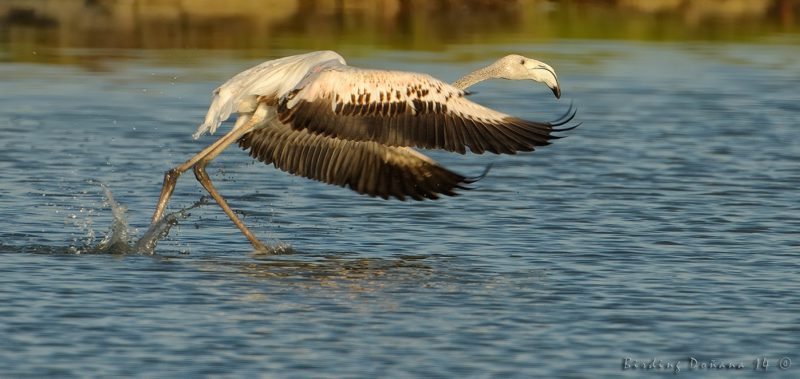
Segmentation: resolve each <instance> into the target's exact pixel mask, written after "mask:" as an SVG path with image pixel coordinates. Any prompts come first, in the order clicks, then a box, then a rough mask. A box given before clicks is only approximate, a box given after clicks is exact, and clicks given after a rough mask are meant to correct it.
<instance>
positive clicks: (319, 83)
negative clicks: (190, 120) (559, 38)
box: [152, 51, 578, 251]
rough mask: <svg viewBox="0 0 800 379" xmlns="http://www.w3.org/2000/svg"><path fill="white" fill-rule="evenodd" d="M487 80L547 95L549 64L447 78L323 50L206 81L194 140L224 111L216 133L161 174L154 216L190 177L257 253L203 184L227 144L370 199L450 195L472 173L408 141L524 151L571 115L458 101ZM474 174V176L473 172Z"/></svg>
mask: <svg viewBox="0 0 800 379" xmlns="http://www.w3.org/2000/svg"><path fill="white" fill-rule="evenodd" d="M490 78H502V79H510V80H533V81H537V82H541V83H544V84H545V85H546V86H547V87H549V88H550V89H551V90H552V92H553V94H554V95H555V97H556V98H560V97H561V89H560V87H559V84H558V77H557V76H556V73H555V70H553V68H552V67H550V66H549V65H547V64H545V63H543V62H540V61H537V60H535V59H531V58H526V57H523V56H520V55H508V56H505V57H503V58H500V59H499V60H497V61H496V62H494V63H492V64H491V65H489V66H486V67H484V68H481V69H478V70H476V71H474V72H472V73H469V74H467V75H465V76H464V77H462V78H461V79H459V80H457V81H456V82H454V83H453V84H452V85H451V84H447V83H444V82H442V81H440V80H438V79H436V78H434V77H432V76H430V75H426V74H420V73H414V72H402V71H387V70H374V69H363V68H357V67H352V66H348V65H347V64H346V63H345V60H344V58H342V56H341V55H339V54H337V53H336V52H333V51H316V52H311V53H307V54H300V55H294V56H289V57H285V58H280V59H275V60H270V61H267V62H264V63H261V64H259V65H257V66H255V67H252V68H250V69H248V70H245V71H243V72H241V73H239V74H237V75H236V76H234V77H233V78H231V79H230V80H228V81H227V82H225V83H224V84H223V85H222V86H220V87H219V88H217V89H216V90H214V92H213V94H214V95H213V99H212V101H211V105H210V107H209V109H208V113H207V114H206V117H205V121H204V122H203V123H202V124H201V125H200V126H199V127H198V129H197V132H196V133H194V135H193V137H194V139H197V138H199V137H200V136H202V135H204V134H206V133H211V134H213V133H214V132H215V131H216V129H217V128H218V127H219V126H220V124H222V122H224V121H225V120H227V119H228V118H229V117H230V115H231V114H232V113H233V112H236V113H237V114H238V118H237V120H236V122H235V124H234V126H233V128H232V130H231V131H229V132H228V133H227V134H225V135H224V136H222V137H221V138H219V139H218V140H216V141H215V142H214V143H212V144H211V145H209V146H208V147H206V148H205V149H203V150H202V151H200V152H199V153H197V154H195V155H194V156H192V157H191V158H189V159H188V160H187V161H186V162H184V163H182V164H180V165H178V166H175V167H174V168H172V169H171V170H168V171H167V172H166V173H165V174H164V182H163V185H162V188H161V195H160V197H159V200H158V203H157V205H156V209H155V212H154V213H153V218H152V222H153V224H155V223H157V222H158V221H159V220H160V219H161V218H162V217H163V215H164V211H165V209H166V206H167V203H168V201H169V198H170V197H171V196H172V193H173V191H174V189H175V184H176V182H177V180H178V177H179V176H180V175H181V174H182V173H184V172H186V171H187V170H189V169H190V168H191V169H193V170H194V174H195V177H196V178H197V180H198V181H199V182H200V184H201V185H202V186H203V187H204V188H205V189H206V191H208V193H209V194H210V195H211V197H212V198H213V199H214V200H215V201H216V202H217V203H218V204H219V206H220V207H221V208H222V210H223V211H224V212H225V213H226V214H227V215H228V217H230V219H231V221H233V223H234V224H235V225H236V226H237V227H238V228H239V229H240V230H241V231H242V233H243V234H244V235H245V237H247V239H248V240H249V241H250V243H251V244H252V245H253V247H254V248H255V249H257V250H262V251H264V250H268V247H267V245H266V244H264V243H262V242H261V241H259V240H258V238H256V237H255V235H254V234H253V233H252V232H251V231H250V230H249V229H248V228H247V227H246V226H245V225H244V223H243V222H242V221H241V220H240V219H239V217H238V216H236V214H235V213H234V212H233V210H232V209H231V207H230V206H229V205H228V203H227V202H226V201H225V199H224V198H223V197H222V195H220V193H219V192H218V191H217V190H216V188H215V187H214V185H213V184H212V182H211V179H210V178H209V176H208V174H207V172H206V166H207V165H208V163H209V162H211V161H212V160H213V159H214V158H216V157H217V156H218V155H219V154H220V153H221V152H222V151H223V150H225V149H226V148H227V147H228V146H230V145H231V144H232V143H234V142H238V144H239V146H240V147H241V148H243V149H244V150H247V151H248V152H249V154H250V155H251V156H252V157H254V158H256V159H258V160H260V161H262V162H264V163H266V164H273V165H274V166H275V167H276V168H278V169H281V170H284V171H287V172H289V173H291V174H294V175H299V176H303V177H306V178H310V179H314V180H318V181H321V182H325V183H329V184H335V185H339V186H342V187H349V188H350V189H352V190H354V191H356V192H358V193H361V194H366V195H370V196H380V197H382V198H384V199H388V198H390V197H394V198H397V199H400V200H405V199H406V198H407V197H408V198H411V199H414V200H422V199H426V198H427V199H436V198H438V197H439V195H447V196H453V195H456V192H455V190H457V189H469V188H468V187H466V186H465V185H467V184H469V183H472V182H474V181H475V180H477V179H480V178H481V177H483V175H482V176H480V177H477V178H467V177H465V176H462V175H459V174H457V173H454V172H452V171H450V170H448V169H446V168H445V167H443V166H441V165H439V164H438V163H437V162H436V161H434V160H432V159H431V158H428V157H427V156H425V155H423V154H421V153H420V152H418V151H416V150H414V149H413V147H416V148H423V149H443V150H447V151H451V152H458V153H460V154H464V153H466V151H467V149H469V151H471V152H473V153H477V154H482V153H484V152H486V151H488V152H491V153H494V154H515V153H516V152H518V151H533V150H534V148H535V147H539V146H544V145H548V144H549V140H551V139H555V138H559V137H557V136H554V135H552V134H551V133H552V132H560V131H565V130H570V129H573V128H575V127H577V126H578V125H575V126H572V127H565V128H560V129H559V128H557V127H558V126H563V125H565V124H566V123H568V122H569V121H570V120H572V118H573V117H574V116H575V111H573V109H572V106H570V109H569V110H568V111H567V112H566V113H565V115H564V116H562V117H561V118H560V119H559V120H555V121H552V122H539V121H527V120H523V119H520V118H517V117H513V116H510V115H507V114H504V113H502V112H498V111H495V110H492V109H489V108H487V107H484V106H481V105H479V104H477V103H474V102H472V101H470V100H468V99H467V96H468V95H469V93H468V92H466V91H465V90H466V89H467V88H468V87H470V86H472V85H474V84H475V83H478V82H480V81H483V80H486V79H490ZM484 175H485V173H484Z"/></svg>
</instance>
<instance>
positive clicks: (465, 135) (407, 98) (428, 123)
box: [278, 66, 574, 154]
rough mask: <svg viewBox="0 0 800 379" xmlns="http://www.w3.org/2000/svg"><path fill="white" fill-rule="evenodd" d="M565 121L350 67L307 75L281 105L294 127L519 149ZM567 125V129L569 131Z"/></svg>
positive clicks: (424, 79) (417, 142)
mask: <svg viewBox="0 0 800 379" xmlns="http://www.w3.org/2000/svg"><path fill="white" fill-rule="evenodd" d="M573 115H574V113H573V112H572V109H570V111H568V113H567V114H566V115H565V117H563V118H562V120H561V121H557V122H538V121H527V120H523V119H520V118H517V117H513V116H509V115H507V114H505V113H502V112H498V111H495V110H492V109H489V108H487V107H484V106H482V105H479V104H477V103H474V102H472V101H470V100H468V99H467V98H466V97H465V92H464V91H462V90H459V89H457V88H455V87H453V86H451V85H449V84H447V83H444V82H442V81H440V80H438V79H435V78H433V77H431V76H429V75H425V74H418V73H411V72H400V71H381V70H365V69H359V68H353V67H349V66H341V67H335V68H331V69H325V70H321V71H320V72H318V73H314V74H312V75H309V76H307V77H306V78H305V79H303V80H302V81H301V82H300V83H299V84H298V85H297V87H295V89H293V90H291V91H289V92H288V93H287V94H286V95H284V96H283V97H282V98H281V99H280V101H279V103H278V118H279V120H280V121H281V122H283V123H286V124H289V125H291V126H292V128H294V129H295V130H304V129H305V130H309V131H310V132H312V133H316V134H321V135H324V136H330V137H337V138H341V139H346V140H353V141H375V142H379V143H381V144H387V145H390V146H413V147H422V148H428V149H434V148H435V149H444V150H448V151H455V152H459V153H462V154H463V153H465V152H466V149H467V148H469V150H471V151H472V152H475V153H479V154H480V153H483V152H484V151H490V152H492V153H504V154H514V153H516V152H517V151H532V150H534V148H535V147H536V146H543V145H548V144H549V142H548V141H549V140H550V139H553V138H558V137H555V136H553V135H551V133H552V132H554V131H560V130H559V129H555V127H556V126H560V125H563V124H565V123H567V122H568V121H569V120H571V119H572V116H573ZM562 130H567V129H562Z"/></svg>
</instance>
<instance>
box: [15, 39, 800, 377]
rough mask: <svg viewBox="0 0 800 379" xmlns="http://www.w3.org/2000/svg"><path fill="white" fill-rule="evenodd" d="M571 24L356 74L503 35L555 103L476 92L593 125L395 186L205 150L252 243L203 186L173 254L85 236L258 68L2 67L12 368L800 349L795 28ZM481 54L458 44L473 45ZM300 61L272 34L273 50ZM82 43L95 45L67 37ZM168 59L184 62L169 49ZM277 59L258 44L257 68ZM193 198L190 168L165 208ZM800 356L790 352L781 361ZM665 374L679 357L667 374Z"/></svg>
mask: <svg viewBox="0 0 800 379" xmlns="http://www.w3.org/2000/svg"><path fill="white" fill-rule="evenodd" d="M789 40H790V41H782V40H780V39H778V40H776V41H773V42H770V43H765V44H747V43H725V44H713V45H712V44H707V43H703V42H695V43H646V42H609V41H605V42H602V41H591V42H590V41H581V40H572V41H567V40H564V41H559V42H557V43H555V42H554V43H538V44H518V45H497V44H493V45H477V46H476V45H470V46H451V47H448V48H447V49H444V50H442V51H438V52H421V53H414V52H408V51H396V50H379V51H374V52H371V53H370V54H355V51H354V50H348V49H343V50H342V53H343V54H344V55H345V56H346V57H347V56H349V55H348V53H350V52H353V53H354V54H353V55H354V57H353V58H350V59H349V61H350V63H351V64H354V65H360V66H371V67H383V68H393V69H406V70H415V71H422V72H428V73H431V74H433V75H435V76H438V77H440V78H442V79H445V80H448V81H452V80H455V79H456V78H457V77H458V75H459V74H461V73H464V72H467V71H469V70H471V69H474V68H476V67H478V66H480V65H482V64H486V63H488V62H490V61H491V60H492V58H494V57H499V56H501V55H503V54H507V53H510V52H516V53H521V54H523V55H528V56H533V57H538V58H541V59H542V60H545V61H547V62H549V63H551V64H552V65H553V66H555V67H556V69H557V70H558V72H559V77H560V80H561V84H562V87H563V93H564V99H562V100H560V101H556V100H555V99H553V98H552V94H551V93H550V92H549V90H548V89H547V88H545V87H544V86H541V85H540V86H535V85H533V84H531V83H514V82H507V81H497V82H487V83H484V84H481V85H479V86H477V87H476V88H475V90H476V91H477V93H476V94H475V95H474V100H476V101H478V102H480V103H482V104H484V105H487V106H490V107H494V108H497V109H500V110H502V111H505V112H509V113H511V114H514V115H518V116H521V117H526V118H532V119H544V120H547V119H554V118H557V117H558V116H559V115H560V114H561V113H563V112H564V111H565V110H566V108H567V107H568V105H569V101H570V100H574V102H575V105H576V106H577V107H578V109H579V113H578V117H577V120H579V121H582V122H583V125H582V126H581V127H580V128H578V129H576V130H574V131H571V132H569V133H568V134H569V137H568V138H565V139H563V140H559V141H557V142H556V143H555V144H553V145H552V146H549V147H547V148H543V149H541V150H538V151H536V152H534V153H526V154H519V155H516V156H491V155H486V156H473V155H467V156H460V155H454V154H444V153H432V154H431V155H432V156H434V157H435V158H436V159H438V160H440V161H441V162H442V163H443V164H445V165H446V166H448V167H449V168H451V169H453V170H455V171H458V172H461V173H464V174H468V175H476V174H479V173H480V172H481V171H482V170H483V167H484V165H485V164H487V163H490V162H491V163H493V169H492V171H491V172H490V173H489V175H488V176H487V177H486V178H484V179H483V180H482V181H480V182H478V183H477V184H476V186H475V187H476V188H475V189H474V190H472V191H468V192H465V193H463V195H462V196H459V197H454V198H446V199H443V200H439V201H425V202H414V203H412V202H397V201H384V200H380V199H372V198H368V197H363V196H359V195H357V194H355V193H351V192H349V191H347V190H344V189H342V188H339V187H333V186H328V185H324V184H320V183H316V182H312V181H309V180H306V179H303V178H298V177H293V176H289V175H287V174H285V173H282V172H280V171H277V170H275V169H273V168H271V167H266V166H264V165H263V164H261V163H258V162H254V161H253V160H251V159H250V158H248V157H247V155H246V154H245V153H243V152H242V151H240V150H237V148H236V147H232V148H231V149H230V150H228V151H226V152H225V153H224V154H223V155H221V156H220V157H219V158H218V159H217V161H215V163H213V164H212V165H211V166H210V167H209V172H210V174H211V175H212V179H213V180H214V181H215V183H216V184H217V186H218V189H219V190H220V192H221V193H223V194H224V195H225V196H226V197H227V198H228V199H229V201H230V203H231V205H232V207H233V208H234V209H236V210H237V211H238V212H240V215H241V216H242V217H243V219H244V221H245V223H247V224H248V225H249V226H250V227H251V229H252V230H253V231H254V232H255V233H256V234H257V235H258V236H260V237H261V238H262V239H265V240H270V241H274V242H275V241H283V242H286V243H289V244H290V245H291V246H292V248H293V249H294V250H295V253H294V254H290V255H280V256H267V255H259V254H253V252H252V250H251V248H250V245H249V243H248V242H247V240H246V239H245V238H244V237H243V236H242V235H241V233H239V231H238V230H237V229H236V228H235V227H234V226H233V225H232V223H231V222H230V221H229V220H228V218H227V217H226V216H225V215H224V214H223V213H222V211H221V210H220V209H219V208H218V207H217V206H216V205H214V204H213V203H212V204H209V205H206V206H204V207H200V208H196V209H192V210H191V211H190V213H191V214H190V216H189V217H188V218H187V219H185V220H182V221H181V222H180V224H179V225H178V226H177V227H176V228H174V229H173V230H172V231H171V235H170V237H169V238H168V239H167V240H165V241H162V242H161V243H160V244H159V245H158V249H157V251H156V255H154V256H148V255H138V254H127V255H113V254H86V253H82V252H84V250H85V249H83V248H84V247H86V246H94V245H96V244H97V243H99V242H100V241H101V240H102V238H103V236H104V235H105V233H106V232H107V231H108V229H109V227H110V225H111V224H112V221H113V216H112V212H111V209H110V206H109V204H108V203H107V202H106V201H105V200H104V195H103V191H102V189H101V188H100V186H99V185H98V184H97V182H96V181H102V182H103V183H105V184H106V185H108V187H109V188H110V189H111V190H112V191H113V194H114V198H115V199H116V201H118V202H119V203H121V204H123V205H125V206H126V207H127V217H128V221H129V223H130V227H131V229H132V230H131V232H132V233H133V234H139V235H141V233H143V232H144V230H145V229H146V228H147V226H148V219H149V217H150V215H151V214H152V211H153V207H154V205H155V202H156V200H157V197H158V194H159V189H160V185H161V180H162V173H163V172H164V171H165V170H166V169H168V168H169V167H171V166H174V165H176V164H178V163H180V162H182V161H183V160H185V159H186V158H188V157H189V156H190V155H192V154H194V153H195V152H197V151H199V150H200V149H202V148H203V147H204V146H205V145H206V144H209V143H211V142H212V141H213V138H212V137H208V136H207V137H204V138H202V139H201V140H199V141H193V140H192V139H191V138H190V135H191V134H192V132H193V131H194V129H195V126H196V125H197V124H198V123H199V122H200V121H201V120H202V117H203V115H204V112H205V107H206V106H207V104H208V101H209V99H210V91H211V90H212V89H213V88H215V87H216V86H217V85H218V84H219V83H221V82H223V81H224V80H226V79H227V78H228V77H230V76H231V75H232V74H234V73H236V72H239V71H241V70H242V69H244V68H247V67H249V66H251V65H253V64H256V63H258V62H259V61H260V60H261V59H249V58H238V57H236V56H235V54H234V55H231V54H217V53H213V52H209V51H195V52H192V53H191V54H186V57H185V58H176V57H175V56H173V55H170V54H171V53H169V52H163V51H146V50H145V51H141V50H121V51H107V52H106V53H108V54H110V55H114V56H115V57H122V58H123V59H118V60H115V61H114V63H113V65H111V66H109V67H108V68H109V69H108V70H101V71H93V70H86V69H84V68H81V67H79V66H72V65H60V66H56V65H50V64H34V63H15V62H7V63H3V64H2V65H0V81H1V82H2V83H3V88H4V90H3V91H0V213H1V214H3V215H4V216H5V217H3V218H2V219H1V220H0V288H1V289H2V290H0V335H3V336H4V338H3V339H2V341H0V373H2V376H10V377H42V376H59V377H72V376H85V375H96V376H101V377H109V376H130V375H140V376H195V375H217V374H222V375H230V376H254V375H260V376H267V377H271V376H276V377H298V378H301V377H303V378H304V377H314V376H324V377H375V376H387V377H455V376H460V375H464V374H467V375H470V376H480V377H486V376H491V377H609V378H613V377H619V376H628V377H639V376H644V375H653V372H652V371H645V372H642V370H636V371H622V370H621V362H622V359H624V358H626V357H630V358H632V359H636V360H650V359H652V358H656V359H663V360H665V361H666V360H671V361H672V360H678V361H680V364H681V366H680V367H681V368H682V371H681V374H689V375H697V374H699V372H697V371H698V370H695V372H693V373H692V371H691V370H690V369H689V367H687V365H688V358H689V357H695V358H696V359H698V360H701V361H702V360H706V361H709V360H717V361H723V362H729V361H731V362H743V363H744V364H745V366H746V368H745V369H743V370H740V371H737V372H734V373H731V372H730V371H725V370H710V371H708V370H703V371H702V372H701V374H702V375H703V377H718V378H730V377H738V376H742V377H744V376H755V375H759V377H760V375H762V373H760V372H759V373H758V374H754V373H753V371H752V361H753V359H756V358H759V357H766V358H767V359H768V360H769V362H770V365H769V366H768V369H767V372H768V374H769V376H770V377H786V378H790V377H796V376H797V373H798V369H800V367H797V365H800V356H798V355H797V351H798V347H799V346H798V345H800V344H798V342H797V341H798V338H797V336H798V331H800V329H799V328H798V325H800V316H798V315H800V297H799V296H798V293H799V292H800V283H798V280H797V277H798V272H800V264H798V251H800V240H798V235H799V233H798V232H800V216H798V215H800V196H799V195H798V191H797V188H798V187H800V166H798V162H800V143H798V142H800V141H799V138H798V137H800V134H799V133H798V122H797V119H798V118H797V117H798V111H800V105H799V104H800V94H799V93H798V91H797V88H798V87H800V65H798V63H797V62H798V60H797V58H798V56H797V49H796V47H795V46H796V43H797V42H798V41H796V40H792V38H789ZM474 51H480V52H481V54H480V56H481V57H482V58H480V57H479V58H476V59H475V60H472V61H467V62H464V61H463V59H461V57H463V56H464V54H465V52H474ZM292 52H293V51H290V50H285V51H278V52H274V54H275V55H283V54H289V53H292ZM58 53H59V54H64V55H67V56H69V55H74V56H81V55H84V54H87V53H96V51H92V50H89V51H87V50H80V49H78V50H68V51H64V50H61V51H58ZM165 55H168V56H167V57H165ZM266 58H267V57H264V58H263V59H266ZM202 195H203V190H202V187H200V186H199V185H198V184H197V183H196V182H195V181H194V178H193V177H192V175H191V174H188V175H186V176H184V177H183V178H181V180H180V181H179V184H178V187H177V190H176V192H175V196H174V197H173V200H172V203H171V206H170V210H172V211H177V210H179V209H181V208H183V207H187V206H190V205H192V204H194V203H195V202H196V201H198V199H200V198H201V196H202ZM782 357H789V358H790V359H791V360H792V361H793V362H794V363H795V365H794V366H791V367H789V368H788V369H786V370H780V369H779V368H778V367H777V365H778V363H777V362H778V359H779V358H782ZM658 373H660V374H662V375H672V372H671V371H669V370H661V371H658Z"/></svg>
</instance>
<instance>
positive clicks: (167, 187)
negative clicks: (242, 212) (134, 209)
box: [152, 107, 268, 250]
mask: <svg viewBox="0 0 800 379" xmlns="http://www.w3.org/2000/svg"><path fill="white" fill-rule="evenodd" d="M267 113H268V109H267V107H259V109H257V110H256V112H255V114H253V115H252V116H250V115H240V116H239V120H237V122H236V126H235V127H234V129H233V130H232V131H230V132H229V133H228V134H226V135H224V136H222V138H220V139H218V140H217V141H216V142H214V143H212V144H211V145H209V146H208V147H206V148H205V149H203V150H202V151H200V152H199V153H197V154H195V155H194V156H192V157H191V158H189V159H188V160H187V161H186V162H184V163H182V164H180V165H178V166H175V167H174V168H172V169H171V170H169V171H167V172H166V173H165V174H164V183H163V185H162V187H161V195H160V197H159V199H158V203H157V204H156V210H155V212H154V213H153V219H152V222H153V223H156V222H158V221H159V220H160V219H161V218H162V217H163V216H164V212H165V210H166V207H167V203H168V202H169V199H170V197H172V193H173V192H174V191H175V184H176V183H177V181H178V177H180V176H181V174H183V173H184V172H186V171H188V170H189V169H190V168H194V174H195V177H196V178H197V180H198V181H199V182H200V184H201V185H202V186H203V188H205V189H206V191H208V193H209V194H211V197H213V198H214V200H215V201H216V202H217V204H219V206H220V207H221V208H222V210H223V211H224V212H225V214H227V215H228V217H230V219H231V221H233V223H234V224H236V226H237V227H238V228H239V229H240V230H241V231H242V233H244V235H245V237H247V239H248V240H249V241H250V243H251V244H252V245H253V247H255V248H256V249H258V250H266V248H267V247H266V245H265V244H264V243H262V242H261V241H259V240H258V239H257V238H256V237H255V235H254V234H253V233H252V232H251V231H250V230H249V229H248V228H247V227H246V226H245V225H244V223H243V222H242V221H241V220H240V219H239V217H237V216H236V214H235V213H234V212H233V210H232V209H231V207H230V206H229V205H228V203H227V202H226V201H225V199H224V198H223V197H222V195H220V193H219V191H217V189H216V188H215V187H214V185H213V184H212V183H211V179H210V178H209V177H208V174H207V173H206V171H205V167H206V166H207V165H208V163H209V162H211V161H212V160H213V159H214V158H216V157H217V156H218V155H219V154H220V153H222V151H224V150H225V149H226V148H227V147H228V146H230V145H231V144H232V143H233V142H235V141H236V140H238V139H239V138H241V137H242V136H243V135H245V134H247V133H248V132H250V131H251V130H253V128H255V127H256V126H258V125H259V124H260V123H262V122H263V121H264V119H265V118H266V114H267Z"/></svg>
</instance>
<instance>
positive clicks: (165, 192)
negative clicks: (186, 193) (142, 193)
mask: <svg viewBox="0 0 800 379" xmlns="http://www.w3.org/2000/svg"><path fill="white" fill-rule="evenodd" d="M224 138H225V137H222V138H220V139H218V140H217V141H216V142H214V143H212V144H211V145H209V146H208V147H206V148H205V149H203V150H202V151H201V152H199V153H197V154H195V155H194V156H193V157H191V158H189V160H187V161H186V162H183V163H182V164H180V165H178V166H175V167H173V168H172V169H170V170H169V171H167V172H165V173H164V183H163V184H162V185H161V196H160V197H159V198H158V203H157V204H156V210H155V212H153V219H152V221H151V222H152V223H156V222H158V221H159V220H161V217H163V216H164V211H165V210H166V208H167V203H168V202H169V198H170V197H172V192H173V191H175V184H176V183H177V182H178V177H180V176H181V174H183V173H184V172H186V171H187V170H189V169H190V168H192V166H194V165H195V163H197V162H198V161H199V160H200V159H201V158H203V157H204V156H206V155H208V153H209V152H211V151H212V150H214V148H215V147H218V146H219V144H220V143H221V142H222V140H223V139H224Z"/></svg>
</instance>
